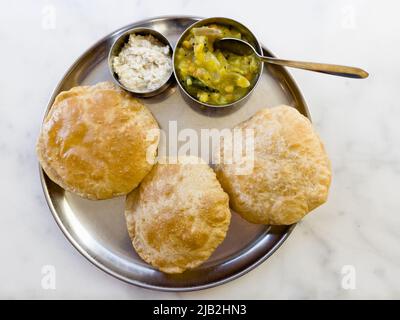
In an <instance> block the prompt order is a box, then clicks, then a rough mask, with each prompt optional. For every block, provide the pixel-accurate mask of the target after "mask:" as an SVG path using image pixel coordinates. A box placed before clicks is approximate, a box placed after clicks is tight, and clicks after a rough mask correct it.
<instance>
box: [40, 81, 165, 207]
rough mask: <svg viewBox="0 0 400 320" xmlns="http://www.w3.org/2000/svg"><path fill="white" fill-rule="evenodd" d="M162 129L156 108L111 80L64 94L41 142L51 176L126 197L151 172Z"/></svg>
mask: <svg viewBox="0 0 400 320" xmlns="http://www.w3.org/2000/svg"><path fill="white" fill-rule="evenodd" d="M159 135H160V132H159V127H158V124H157V121H156V120H155V119H154V117H153V115H152V114H151V112H150V111H149V110H148V109H147V108H146V107H145V106H144V105H143V104H141V103H140V102H139V101H138V100H136V99H135V98H133V97H132V96H131V95H129V94H128V93H126V92H125V91H123V90H121V89H120V88H119V87H117V86H116V85H114V84H113V83H111V82H101V83H98V84H96V85H93V86H78V87H74V88H72V89H70V90H68V91H63V92H61V93H60V94H59V95H58V96H57V97H56V99H55V101H54V103H53V105H52V107H51V109H50V110H49V113H48V115H47V116H46V118H45V120H44V123H43V125H42V129H41V132H40V135H39V139H38V142H37V145H36V150H37V155H38V158H39V161H40V164H41V166H42V168H43V169H44V171H45V172H46V174H47V175H48V177H49V178H50V179H51V180H53V181H54V182H55V183H57V184H58V185H59V186H61V187H62V188H64V189H65V190H67V191H70V192H73V193H75V194H77V195H79V196H81V197H84V198H88V199H92V200H100V199H109V198H112V197H116V196H121V195H126V194H127V193H129V192H130V191H132V190H133V189H134V188H136V187H137V185H138V184H139V183H140V181H141V180H142V179H143V178H144V177H145V175H146V174H147V173H148V172H149V171H150V170H151V168H152V166H153V164H154V159H155V157H156V155H157V146H158V143H159Z"/></svg>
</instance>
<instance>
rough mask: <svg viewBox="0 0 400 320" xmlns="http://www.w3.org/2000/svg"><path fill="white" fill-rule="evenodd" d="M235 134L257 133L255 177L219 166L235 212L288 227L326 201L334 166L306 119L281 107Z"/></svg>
mask: <svg viewBox="0 0 400 320" xmlns="http://www.w3.org/2000/svg"><path fill="white" fill-rule="evenodd" d="M236 128H238V129H253V130H254V167H253V171H252V172H251V174H248V175H237V174H235V173H236V172H237V171H236V170H235V169H236V168H237V163H235V162H233V164H223V161H221V164H219V165H217V166H216V172H217V177H218V180H219V181H220V183H221V185H222V187H223V188H224V190H225V191H226V192H227V193H228V194H229V197H230V204H231V207H232V208H233V209H234V210H235V211H237V212H238V213H239V214H240V215H241V216H242V217H243V218H245V219H246V220H248V221H250V222H253V223H260V224H272V225H281V224H283V225H288V224H292V223H295V222H297V221H299V220H300V219H301V218H303V217H304V216H305V215H306V214H307V213H308V212H310V211H311V210H313V209H315V208H316V207H318V206H319V205H321V204H322V203H324V202H325V201H326V199H327V196H328V190H329V185H330V182H331V169H330V162H329V159H328V157H327V154H326V153H325V150H324V146H323V145H322V142H321V140H320V139H319V137H318V135H317V133H316V132H315V131H314V129H313V127H312V125H311V123H310V121H309V120H308V119H307V118H306V117H304V116H302V115H301V114H300V113H299V112H298V111H297V110H296V109H294V108H292V107H288V106H284V105H282V106H278V107H275V108H272V109H263V110H260V111H259V112H257V113H256V114H255V115H254V116H253V117H251V118H250V119H249V120H247V121H245V122H242V123H241V124H239V125H238V126H237V127H236ZM222 152H224V149H223V147H222V148H221V153H222ZM227 152H230V151H229V150H227ZM227 154H229V153H227Z"/></svg>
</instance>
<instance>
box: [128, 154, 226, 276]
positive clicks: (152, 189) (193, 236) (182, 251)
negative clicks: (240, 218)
mask: <svg viewBox="0 0 400 320" xmlns="http://www.w3.org/2000/svg"><path fill="white" fill-rule="evenodd" d="M164 160H165V159H164ZM167 160H168V159H167ZM179 160H180V161H179V163H176V164H171V163H167V162H168V161H160V162H159V163H157V164H156V165H155V166H154V167H153V169H152V170H151V171H150V173H149V174H148V175H147V176H146V177H145V178H144V179H143V181H142V183H141V184H140V186H139V187H138V188H136V189H135V190H134V191H132V192H131V193H130V194H129V195H128V196H127V201H126V209H125V216H126V222H127V226H128V232H129V236H130V238H131V240H132V244H133V247H134V248H135V250H136V252H137V253H138V254H139V256H140V257H141V258H142V259H143V260H145V261H146V262H148V263H150V264H151V265H153V266H154V267H156V268H157V269H159V270H161V271H163V272H166V273H181V272H183V271H185V270H187V269H192V268H195V267H196V266H198V265H200V264H201V263H203V262H204V261H205V260H207V259H208V258H209V256H210V255H211V254H212V253H213V252H214V250H215V249H216V248H217V246H218V245H219V244H220V243H221V242H222V241H223V240H224V238H225V236H226V232H227V230H228V227H229V223H230V218H231V213H230V209H229V199H228V195H227V194H226V193H225V192H224V191H223V190H222V188H221V185H220V184H219V182H218V180H217V178H216V176H215V173H214V171H213V170H212V169H211V168H210V167H209V166H208V165H207V164H206V163H205V162H204V161H202V160H201V161H200V159H198V158H195V157H181V158H179ZM187 160H195V161H197V163H190V162H189V163H186V162H187ZM199 161H200V162H199ZM183 162H185V163H183Z"/></svg>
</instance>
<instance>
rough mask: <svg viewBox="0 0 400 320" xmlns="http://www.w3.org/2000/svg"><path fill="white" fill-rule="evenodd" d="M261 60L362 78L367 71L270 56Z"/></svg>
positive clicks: (365, 75) (365, 76)
mask: <svg viewBox="0 0 400 320" xmlns="http://www.w3.org/2000/svg"><path fill="white" fill-rule="evenodd" d="M260 58H261V60H262V61H264V62H266V63H272V64H277V65H280V66H286V67H291V68H297V69H304V70H310V71H315V72H322V73H327V74H331V75H334V76H340V77H347V78H357V79H363V78H367V77H368V72H366V71H364V70H362V69H360V68H355V67H347V66H339V65H336V64H327V63H315V62H305V61H293V60H283V59H277V58H271V57H261V56H260Z"/></svg>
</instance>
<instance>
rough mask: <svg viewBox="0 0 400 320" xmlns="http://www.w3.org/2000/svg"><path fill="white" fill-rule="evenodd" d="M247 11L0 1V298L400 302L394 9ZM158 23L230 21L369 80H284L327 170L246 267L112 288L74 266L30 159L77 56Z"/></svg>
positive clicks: (271, 6) (334, 6)
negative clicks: (309, 209) (226, 274)
mask: <svg viewBox="0 0 400 320" xmlns="http://www.w3.org/2000/svg"><path fill="white" fill-rule="evenodd" d="M257 2H259V3H261V1H257ZM251 3H253V4H254V5H255V4H256V1H250V0H247V1H246V5H240V4H235V2H234V1H222V0H219V1H215V0H212V1H208V0H202V1H187V0H182V1H175V0H170V1H159V2H155V1H140V0H139V1H133V0H126V1H105V0H102V1H98V0H96V1H94V0H91V1H78V0H73V1H66V0H65V1H62V0H48V1H45V0H41V1H28V0H24V1H11V0H8V1H2V2H1V6H2V7H1V10H0V35H1V42H2V45H1V48H2V50H1V53H0V55H1V61H2V64H1V65H2V76H1V77H0V79H1V80H0V81H1V85H0V108H1V113H0V115H1V116H0V167H1V179H0V191H1V193H0V194H1V196H0V199H1V202H0V203H1V205H0V206H1V207H0V208H1V212H0V252H1V256H2V259H1V269H0V270H1V272H0V284H1V285H0V298H40V299H41V298H50V299H53V298H112V299H114V298H123V299H137V298H145V299H146V298H149V299H155V298H166V299H170V298H171V299H172V298H208V299H217V298H227V299H230V298H232V299H235V298H254V299H275V298H283V299H290V298H307V299H308V298H329V299H336V298H345V299H347V298H356V299H359V298H400V250H399V242H400V192H399V187H398V184H399V182H400V180H399V178H400V126H399V121H400V106H399V102H398V101H399V99H398V92H399V76H400V63H399V61H398V57H399V49H400V21H399V20H398V12H399V10H400V4H399V3H398V2H397V1H394V0H393V1H383V2H379V3H378V2H377V1H373V0H371V1H367V0H365V1H357V0H346V1H345V0H338V1H329V2H328V1H318V0H315V1H311V0H307V1H263V2H262V3H263V4H262V6H261V7H260V8H258V9H255V8H254V6H253V5H251ZM212 8H213V9H212ZM211 9H212V10H211ZM165 14H190V15H200V16H210V15H213V16H218V15H219V16H229V17H233V18H236V19H238V20H240V21H242V22H244V23H245V24H247V25H248V26H249V27H250V28H251V29H252V30H254V32H255V33H256V34H257V35H258V36H259V38H260V39H261V40H262V41H263V42H264V43H265V44H266V45H267V46H268V47H269V48H270V49H271V50H272V51H273V52H274V53H275V54H277V55H279V56H281V57H287V58H289V57H293V58H297V59H303V60H307V59H308V60H314V59H315V60H320V61H326V62H336V63H342V64H349V65H357V66H361V67H364V68H366V69H367V70H368V71H369V72H370V74H371V76H370V78H369V79H368V80H363V81H356V80H347V79H344V78H335V77H329V76H324V75H320V74H313V73H308V72H303V71H293V72H292V74H293V75H294V77H295V79H296V80H297V82H298V84H299V86H300V87H301V89H302V90H303V93H304V95H305V97H306V100H307V101H308V104H309V107H310V111H311V114H312V117H313V120H314V123H315V126H316V128H317V130H318V131H319V132H320V135H321V136H322V138H323V140H324V141H325V145H326V148H327V150H328V153H329V155H330V157H331V160H332V163H333V184H332V188H331V193H330V197H329V201H328V203H327V204H326V205H324V206H322V207H320V208H319V209H317V210H316V211H315V212H314V213H312V214H311V215H309V216H308V217H306V218H305V219H304V221H302V222H301V223H300V224H299V225H298V227H297V228H296V229H295V231H294V232H293V234H292V236H291V237H290V238H289V240H288V241H287V242H286V243H285V244H284V245H283V246H282V248H281V249H279V250H278V252H277V253H276V254H274V255H273V256H272V257H271V258H270V259H269V260H268V261H267V262H266V263H264V264H262V265H261V266H260V267H258V268H257V269H256V270H254V271H252V272H250V273H249V274H247V275H245V276H244V277H242V278H240V279H238V280H235V281H233V282H230V283H228V284H226V285H223V286H220V287H217V288H214V289H210V290H205V291H201V292H193V293H182V294H174V293H160V292H155V291H149V290H144V289H140V288H136V287H133V286H130V285H127V284H124V283H122V282H120V281H118V280H115V279H114V278H112V277H110V276H108V275H106V274H104V273H103V272H102V271H100V270H98V269H97V268H95V267H94V266H92V265H91V264H90V263H89V262H88V261H86V260H85V259H84V258H83V257H81V256H80V254H79V253H78V252H77V251H76V250H75V249H74V248H73V247H72V246H71V245H70V244H69V243H68V241H67V240H66V239H65V238H64V236H63V235H62V233H61V232H60V230H59V229H58V227H57V226H56V224H55V222H54V220H53V219H52V218H51V215H50V212H49V210H48V208H47V205H46V203H45V200H44V197H43V194H42V190H41V187H40V182H39V177H38V170H37V169H38V168H37V166H38V165H37V160H36V157H35V153H34V145H35V140H36V137H37V135H38V130H39V127H40V123H41V119H42V116H43V112H44V108H45V105H46V102H47V99H48V98H49V95H50V92H51V91H52V89H53V88H54V86H55V85H56V83H57V82H58V80H59V79H60V78H61V76H62V75H63V73H64V71H65V70H66V69H67V68H68V66H69V65H70V64H71V63H72V62H73V61H74V60H75V59H76V58H77V57H78V56H79V55H80V53H81V52H82V51H84V50H85V49H86V48H87V47H89V46H90V45H91V44H92V43H94V42H95V41H96V40H97V39H99V38H100V37H102V36H103V35H105V34H107V33H109V32H111V31H112V30H114V29H116V28H118V27H120V26H123V25H125V24H128V23H130V22H133V21H135V20H138V19H142V18H146V17H151V16H156V15H165ZM46 265H52V266H54V267H55V270H56V289H55V290H51V289H50V290H46V289H44V288H43V286H42V277H43V275H42V271H43V270H42V268H43V266H46ZM44 271H45V270H44ZM353 271H354V272H355V283H353V282H352V281H351V279H349V276H352V274H353ZM44 287H45V288H46V286H44Z"/></svg>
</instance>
